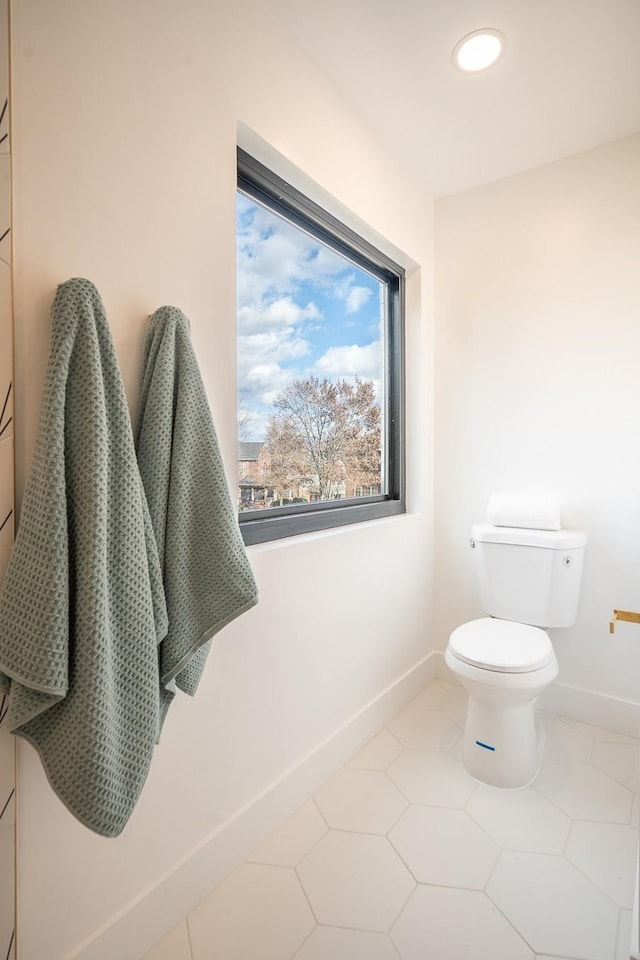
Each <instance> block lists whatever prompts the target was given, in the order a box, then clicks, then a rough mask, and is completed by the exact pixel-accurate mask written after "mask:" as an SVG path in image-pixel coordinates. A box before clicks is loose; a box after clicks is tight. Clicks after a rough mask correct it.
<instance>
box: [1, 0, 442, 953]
mask: <svg viewBox="0 0 640 960" xmlns="http://www.w3.org/2000/svg"><path fill="white" fill-rule="evenodd" d="M265 7H267V9H268V5H265V4H260V3H259V4H257V5H256V7H255V8H254V6H253V5H252V4H251V3H246V2H245V3H242V4H233V3H231V4H229V3H224V4H223V3H222V2H217V3H216V2H213V3H212V2H203V0H183V2H181V3H173V2H169V0H136V2H135V3H132V2H131V0H66V2H65V3H63V4H60V3H54V2H51V0H13V7H12V14H13V21H12V48H13V86H14V122H15V130H14V150H15V169H14V175H15V197H14V200H15V254H16V256H15V310H16V364H17V395H18V396H19V409H18V417H17V419H18V433H17V440H16V442H17V448H16V454H17V463H18V493H20V492H21V491H22V489H23V485H24V479H25V476H26V473H27V470H28V466H29V462H30V458H31V454H32V450H33V443H34V437H35V432H36V428H37V419H38V406H39V398H40V391H41V385H42V377H43V371H44V367H45V363H46V356H47V345H48V333H49V307H50V304H51V300H52V297H53V294H54V291H55V287H56V285H57V284H58V283H60V282H61V281H64V280H66V279H68V278H69V277H72V276H86V277H88V278H89V279H91V280H92V281H93V282H94V283H95V284H96V285H97V287H98V289H99V290H100V292H101V294H102V297H103V300H104V303H105V306H106V310H107V315H108V317H109V320H110V324H111V329H112V333H113V337H114V341H115V344H116V349H117V351H118V355H119V358H120V361H121V366H122V370H123V375H124V377H125V383H126V386H127V391H128V394H129V397H130V401H131V405H132V408H133V409H135V403H136V398H137V379H138V374H139V365H140V357H141V345H142V340H143V335H144V332H145V326H146V319H147V316H148V315H149V314H150V313H151V312H152V311H153V310H154V309H155V308H156V307H158V306H159V305H161V304H164V303H173V304H175V305H177V306H179V307H180V308H181V309H182V310H184V312H185V313H186V314H187V316H188V317H189V318H190V320H191V325H192V332H193V339H194V343H195V347H196V351H197V353H198V355H199V358H200V361H201V366H202V370H203V376H204V379H205V382H206V385H207V388H208V391H209V396H210V401H211V406H212V410H213V413H214V419H215V421H216V425H217V429H218V433H219V438H220V441H221V445H222V448H223V453H224V455H225V458H226V462H227V467H228V473H229V476H230V477H233V475H234V472H235V373H234V370H235V359H234V358H235V322H234V315H235V311H234V299H235V292H234V209H235V206H234V205H235V148H236V142H237V139H236V131H237V126H238V124H241V125H242V137H243V138H244V145H250V141H254V142H255V137H252V136H251V135H250V134H249V133H248V132H247V128H248V129H249V130H251V131H253V132H254V133H255V134H257V135H258V136H259V137H260V138H263V139H264V140H265V141H266V142H268V143H269V144H270V145H271V147H273V148H274V149H275V150H277V151H279V152H280V153H281V154H282V155H284V157H286V158H288V161H290V162H291V163H292V164H294V165H295V166H296V167H298V168H299V169H301V170H302V171H304V173H305V174H306V175H307V176H308V177H309V178H310V179H311V181H314V182H315V183H316V184H317V185H318V187H317V190H316V192H317V193H318V195H320V194H322V192H323V191H326V193H327V194H328V195H331V196H333V197H334V198H335V199H336V201H337V203H336V205H335V206H336V209H339V207H340V205H342V206H343V208H344V210H343V212H345V211H347V212H346V213H345V215H346V216H347V218H348V219H351V220H352V222H353V223H355V224H357V223H360V224H361V225H362V224H366V225H368V226H367V230H368V232H370V233H371V235H372V236H375V234H379V235H381V236H382V237H386V238H387V239H388V241H389V242H390V243H391V244H393V245H395V247H396V248H397V250H400V251H402V257H403V259H404V262H405V263H406V264H407V265H408V266H409V267H410V280H409V310H408V322H407V342H408V349H407V357H408V451H409V463H408V478H409V514H408V515H407V516H406V517H401V518H398V519H393V520H389V521H385V522H379V523H371V524H360V525H358V526H355V527H352V528H348V529H346V528H345V529H342V530H340V531H338V532H332V533H328V534H325V535H320V536H312V537H303V538H298V539H297V540H295V541H291V542H288V543H282V544H278V545H275V546H261V547H256V548H252V549H251V551H250V555H251V560H252V563H253V566H254V569H255V572H256V575H257V579H258V583H259V589H260V603H259V605H258V606H257V607H256V608H255V609H254V610H253V611H251V612H250V613H248V614H246V615H245V616H244V617H242V618H241V619H240V620H238V621H236V622H235V623H233V624H232V625H230V626H229V627H228V628H226V629H225V631H224V632H223V633H222V634H221V635H220V636H219V638H218V640H217V641H216V643H215V646H214V649H213V652H212V654H211V657H210V660H209V663H208V667H207V671H206V675H205V678H204V680H203V682H202V685H201V688H200V690H199V693H198V696H197V697H196V699H195V700H194V701H193V702H192V701H188V700H187V699H186V698H181V699H180V701H179V702H178V703H176V705H175V706H174V707H173V708H172V712H171V714H170V716H169V719H168V722H167V726H166V728H165V731H164V734H163V740H162V743H161V744H160V746H159V748H158V750H157V753H156V757H155V761H154V764H153V767H152V771H151V774H150V777H149V780H148V782H147V785H146V787H145V790H144V793H143V796H142V799H141V801H140V803H139V806H138V807H137V809H136V811H135V813H134V816H133V818H132V820H131V822H130V824H129V825H128V826H127V828H126V830H125V832H124V833H123V835H122V836H121V837H120V838H118V839H117V840H104V839H101V838H99V837H97V836H95V835H93V834H91V833H90V832H89V831H87V830H86V829H85V828H83V827H82V826H80V824H78V823H76V822H75V821H74V820H73V819H72V818H71V816H70V815H69V814H68V813H67V812H66V810H65V809H64V808H63V807H62V806H61V804H60V803H59V801H58V800H57V799H56V797H55V796H54V795H53V793H52V792H51V790H50V788H49V786H48V785H47V783H46V780H45V777H44V775H43V773H42V770H41V768H40V764H39V761H38V759H37V757H36V755H35V754H34V752H33V751H32V750H31V749H30V748H29V747H28V746H26V745H21V748H20V767H19V774H20V775H19V787H20V790H19V852H18V866H19V931H20V941H19V947H20V957H21V960H42V958H43V957H45V956H46V957H47V960H59V958H62V957H67V956H70V955H71V954H72V953H73V955H81V954H82V948H80V947H79V945H80V944H81V943H82V942H84V941H85V940H86V941H91V939H92V938H93V937H94V936H96V935H97V934H98V933H99V931H100V929H101V928H102V926H103V925H107V927H108V925H109V924H110V923H111V922H112V921H116V923H117V922H119V918H121V917H122V916H125V915H126V911H127V910H128V908H129V907H130V906H134V907H135V906H136V903H137V904H138V906H139V905H140V904H141V903H143V902H144V900H145V897H147V895H152V894H153V891H154V890H155V889H156V888H157V886H158V884H161V883H162V881H163V879H166V878H167V877H170V876H171V873H172V870H173V869H174V867H175V866H176V865H178V864H182V868H183V869H184V868H185V865H186V866H187V867H188V865H189V861H190V857H191V855H192V853H195V852H196V851H198V850H202V849H203V846H206V844H207V838H210V837H211V836H212V835H213V834H214V833H215V831H216V829H218V828H220V827H221V825H223V824H224V823H225V822H226V821H227V820H229V819H231V820H233V818H234V816H235V815H236V814H237V813H238V812H239V811H241V810H242V809H243V808H244V807H245V805H250V804H251V801H252V800H253V798H254V797H256V796H257V795H259V794H260V792H261V791H263V790H265V789H266V788H268V786H269V784H271V783H272V782H273V781H275V780H277V779H278V778H280V777H283V776H284V775H286V773H287V770H288V769H289V768H290V767H292V766H295V764H297V763H298V762H299V761H300V759H301V758H303V757H304V756H306V755H307V754H309V753H310V752H312V751H314V750H315V749H316V748H317V747H318V746H319V745H321V744H322V743H323V742H324V741H325V740H326V739H327V738H330V737H331V735H332V734H333V733H334V732H335V731H336V730H338V729H339V728H340V727H341V726H342V725H343V724H345V723H347V722H348V721H349V720H350V718H352V717H353V716H354V715H355V714H357V713H358V711H360V710H361V709H362V708H363V707H364V706H365V705H366V704H367V703H368V702H370V701H372V700H373V701H375V699H376V698H377V697H379V695H380V694H381V693H382V691H384V690H385V689H386V688H387V687H389V686H390V685H393V684H394V683H395V682H396V681H397V680H398V678H400V677H401V676H402V675H403V674H406V673H407V672H409V673H411V671H412V670H413V668H414V667H415V666H416V665H417V664H419V663H420V662H421V661H422V660H423V659H424V657H425V655H426V654H427V653H428V651H429V638H430V636H431V630H430V624H431V590H430V585H431V583H432V565H433V560H432V552H433V551H432V541H433V536H432V528H431V520H430V517H431V502H432V482H431V463H432V453H431V450H432V446H431V439H432V396H431V394H432V374H431V357H432V342H431V313H432V309H431V298H432V249H431V243H432V237H431V233H432V211H431V206H430V203H429V202H428V201H427V200H426V199H425V197H424V196H423V194H421V192H420V188H419V187H418V185H416V184H415V183H412V182H411V180H410V178H409V177H408V176H407V175H406V173H405V172H404V171H403V170H401V169H399V167H398V166H397V164H395V163H394V162H392V161H391V160H390V158H389V157H388V156H387V155H386V154H385V153H384V151H383V150H382V149H381V148H380V147H379V146H378V144H377V143H376V142H375V141H374V139H373V138H372V136H371V135H370V134H369V132H368V130H367V129H365V128H364V127H363V126H362V125H361V124H360V123H359V122H358V121H357V120H356V119H355V118H354V116H353V115H351V113H350V112H349V110H348V109H347V108H346V107H345V105H344V104H343V103H342V102H341V101H340V99H339V98H338V97H337V96H336V94H335V93H334V91H333V90H332V89H331V88H329V86H328V85H327V83H326V81H325V80H324V79H323V78H322V76H320V75H319V74H318V73H317V72H315V71H314V70H313V69H312V68H311V67H310V65H309V64H308V63H307V62H306V61H305V60H304V59H303V58H302V57H300V56H299V55H298V54H297V52H296V51H295V50H294V49H293V48H292V46H291V44H290V43H289V42H288V41H287V40H286V38H285V37H284V36H283V35H282V33H281V32H280V31H278V30H276V29H274V27H273V26H272V24H271V23H270V22H269V20H268V15H267V14H266V13H265ZM284 170H285V172H286V171H287V168H286V165H285V168H284ZM310 189H313V190H315V189H316V188H314V187H310ZM349 211H350V212H349ZM415 265H419V266H420V268H421V269H418V268H417V267H416V266H415ZM214 873H215V871H214ZM214 873H213V874H212V877H213V876H214ZM187 874H188V870H187V873H186V874H185V875H187ZM186 882H187V884H188V881H186ZM183 887H184V885H183ZM181 893H182V894H185V890H184V889H182V890H181ZM188 894H189V891H188V890H187V891H186V895H187V898H188ZM187 905H188V904H187ZM183 907H184V904H183ZM164 919H165V923H166V926H169V925H170V924H171V923H172V922H174V920H175V919H177V918H173V917H172V916H171V915H170V911H169V912H168V913H167V915H166V917H165V918H164ZM154 922H157V921H154ZM162 933H163V930H162V929H160V927H159V926H158V927H157V928H156V929H153V930H152V931H151V934H150V935H149V931H146V932H144V931H143V933H142V934H141V935H140V936H139V937H138V940H137V941H136V942H137V944H138V946H137V947H136V948H135V949H140V946H141V945H144V943H145V942H146V945H147V946H149V945H150V944H151V943H152V942H153V940H155V939H157V938H158V937H159V936H161V934H162ZM145 938H146V940H145ZM132 942H133V941H132ZM94 946H95V944H94ZM105 949H106V948H105ZM77 951H78V952H77ZM140 952H144V951H140ZM134 953H135V950H134V947H133V946H131V945H130V946H129V947H126V946H125V948H121V949H120V951H119V952H114V951H112V952H111V953H109V954H108V956H110V957H113V956H115V955H119V956H128V957H133V956H134ZM82 955H84V954H82ZM96 955H97V954H96ZM92 956H93V954H92Z"/></svg>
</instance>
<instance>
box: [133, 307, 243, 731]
mask: <svg viewBox="0 0 640 960" xmlns="http://www.w3.org/2000/svg"><path fill="white" fill-rule="evenodd" d="M136 447H137V452H138V464H139V467H140V474H141V476H142V482H143V484H144V489H145V493H146V495H147V502H148V504H149V512H150V514H151V522H152V524H153V529H154V532H155V536H156V542H157V546H158V555H159V557H160V565H161V568H162V575H163V581H164V589H165V596H166V601H167V611H168V614H169V633H168V635H167V637H166V639H165V640H163V642H162V644H161V647H160V681H161V687H162V692H161V700H162V706H161V709H162V716H163V718H164V714H165V712H166V710H167V709H168V706H169V704H170V702H171V700H172V698H173V695H174V692H175V688H176V686H177V687H178V688H179V689H180V690H182V691H184V692H185V693H188V694H190V695H191V696H193V694H194V693H195V691H196V688H197V686H198V682H199V680H200V677H201V676H202V671H203V670H204V666H205V661H206V658H207V654H208V652H209V647H210V644H211V638H212V637H213V635H214V634H216V633H217V632H218V631H219V630H221V629H222V628H223V627H224V626H225V625H226V624H228V623H229V622H230V621H231V620H233V619H234V618H235V617H238V616H239V615H240V614H241V613H244V611H245V610H248V609H249V608H250V607H252V606H253V605H254V604H255V603H256V602H257V599H258V595H257V589H256V583H255V580H254V577H253V573H252V571H251V567H250V565H249V560H248V557H247V553H246V550H245V546H244V543H243V540H242V537H241V535H240V530H239V527H238V519H237V513H236V510H235V508H234V506H233V503H232V501H231V497H230V494H229V488H228V485H227V480H226V476H225V472H224V466H223V463H222V458H221V456H220V451H219V449H218V442H217V439H216V432H215V429H214V425H213V421H212V418H211V411H210V409H209V404H208V402H207V395H206V393H205V389H204V385H203V383H202V378H201V376H200V370H199V368H198V363H197V360H196V357H195V354H194V351H193V347H192V344H191V337H190V331H189V322H188V320H187V318H186V317H185V316H184V314H183V313H181V311H180V310H177V309H176V308H175V307H161V308H160V309H159V310H156V312H155V313H154V314H153V316H152V317H151V321H150V324H149V330H148V332H147V337H146V341H145V351H144V371H143V379H142V390H141V400H140V420H139V424H138V439H137V443H136Z"/></svg>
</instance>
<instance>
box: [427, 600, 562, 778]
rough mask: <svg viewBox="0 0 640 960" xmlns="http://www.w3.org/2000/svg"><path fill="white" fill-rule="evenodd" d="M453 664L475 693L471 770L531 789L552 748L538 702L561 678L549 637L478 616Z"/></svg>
mask: <svg viewBox="0 0 640 960" xmlns="http://www.w3.org/2000/svg"><path fill="white" fill-rule="evenodd" d="M445 663H446V665H447V666H448V667H449V669H450V670H451V671H452V673H454V674H455V675H456V677H457V678H458V679H459V681H460V683H461V684H462V685H463V686H464V687H465V688H466V689H467V691H468V693H469V702H468V706H467V718H466V722H465V731H464V738H463V745H462V753H461V761H462V764H463V766H464V768H465V769H466V770H467V772H468V773H469V774H470V775H471V776H472V777H475V778H476V779H477V780H481V781H482V782H483V783H488V784H492V785H493V786H497V787H523V786H526V785H527V784H528V783H530V782H531V781H532V780H533V779H534V778H535V776H536V774H537V772H538V769H539V767H540V761H541V758H542V749H543V745H544V730H543V728H542V725H541V724H540V723H539V722H538V721H536V717H535V703H536V699H537V697H538V695H539V694H540V693H541V692H542V691H543V690H544V689H545V688H546V687H547V686H548V685H549V684H550V683H551V682H552V681H553V680H554V679H555V677H556V676H557V675H558V662H557V660H556V655H555V652H554V650H553V646H552V644H551V640H550V638H549V635H548V634H547V633H546V632H545V631H544V630H543V629H541V628H540V627H534V626H529V625H528V624H524V623H518V622H514V621H511V620H501V619H497V618H494V617H483V618H481V619H479V620H471V621H470V622H468V623H464V624H462V626H460V627H458V628H457V629H456V630H454V631H453V633H452V634H451V636H450V638H449V643H448V646H447V649H446V652H445Z"/></svg>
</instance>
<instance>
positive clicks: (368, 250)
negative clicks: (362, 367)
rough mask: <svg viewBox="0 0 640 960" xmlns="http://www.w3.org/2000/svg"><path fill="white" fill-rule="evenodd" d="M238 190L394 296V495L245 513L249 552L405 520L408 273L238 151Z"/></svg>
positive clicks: (390, 454)
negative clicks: (259, 545)
mask: <svg viewBox="0 0 640 960" xmlns="http://www.w3.org/2000/svg"><path fill="white" fill-rule="evenodd" d="M237 153H238V180H237V189H238V191H239V192H241V193H243V194H245V195H246V196H248V197H250V198H251V199H253V200H256V201H257V202H258V203H261V204H262V205H264V206H266V207H267V208H268V209H270V210H272V211H274V212H275V213H277V214H279V215H280V216H282V217H284V218H285V219H286V220H288V221H289V222H291V223H293V224H295V225H296V226H298V227H300V228H301V229H302V230H304V231H305V232H306V233H308V234H310V235H312V236H313V237H315V238H316V239H318V240H320V241H321V242H322V243H324V244H326V245H327V246H329V247H330V248H331V249H333V250H335V251H336V252H337V253H339V254H341V255H342V256H343V257H345V258H346V259H347V260H349V261H351V262H352V263H354V264H355V265H356V266H358V267H361V268H362V269H364V270H366V271H367V272H368V273H370V274H372V275H373V276H375V277H377V278H378V279H379V280H381V281H382V282H383V283H384V284H385V287H386V290H387V305H386V330H385V337H386V346H385V356H386V371H385V374H386V380H385V384H386V389H385V408H384V410H383V415H384V424H385V431H384V433H385V435H386V443H385V450H384V451H383V458H384V462H385V478H386V485H387V491H386V493H384V494H379V495H377V496H370V497H357V498H349V499H343V500H327V501H318V502H313V503H305V504H289V505H286V506H283V507H273V508H265V509H261V510H246V511H245V510H241V511H239V513H238V521H239V525H240V531H241V533H242V537H243V539H244V542H245V544H247V545H249V544H256V543H265V542H268V541H271V540H279V539H282V538H285V537H292V536H298V535H300V534H304V533H312V532H315V531H318V530H328V529H331V528H334V527H340V526H344V525H348V524H353V523H361V522H363V521H367V520H377V519H381V518H383V517H391V516H397V515H400V514H403V513H405V512H406V491H405V484H406V475H405V356H404V353H405V346H404V343H405V336H404V328H405V271H404V268H403V267H401V266H400V265H399V264H398V263H396V262H395V261H394V260H392V259H391V258H390V257H388V256H387V255H386V254H384V253H382V252H381V251H380V250H378V249H377V248H376V247H375V246H373V244H371V243H369V241H367V240H365V239H364V238H363V237H361V236H360V235H359V234H357V233H356V232H355V231H353V230H352V229H351V228H350V227H347V226H346V225H345V224H343V223H342V222H341V221H340V220H338V219H337V218H336V217H334V216H333V215H332V214H330V213H328V212H327V211H326V210H324V209H323V208H322V207H321V206H319V205H318V204H317V203H315V202H314V201H312V200H310V199H309V198H308V197H306V196H305V195H304V194H303V193H301V192H300V191H299V190H297V189H296V188H295V187H293V186H292V185H291V184H290V183H288V182H287V181H286V180H283V179H282V178H281V177H279V176H277V174H275V173H273V172H272V171H271V170H269V169H268V168H267V167H265V166H264V165H263V164H262V163H260V162H259V161H258V160H255V159H254V158H253V157H252V156H250V155H249V154H248V153H246V152H245V151H244V150H242V149H241V148H238V152H237Z"/></svg>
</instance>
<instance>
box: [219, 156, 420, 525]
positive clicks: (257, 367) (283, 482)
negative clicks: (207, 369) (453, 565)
mask: <svg viewBox="0 0 640 960" xmlns="http://www.w3.org/2000/svg"><path fill="white" fill-rule="evenodd" d="M237 299H238V307H237V323H238V511H239V520H240V529H241V530H242V534H243V537H244V540H245V542H246V543H259V542H262V541H264V540H272V539H275V538H278V537H286V536H292V535H294V534H299V533H304V532H307V531H311V530H319V529H322V528H326V527H334V526H338V525H341V524H346V523H357V522H359V521H361V520H370V519H374V518H377V517H383V516H388V515H390V514H396V513H402V512H404V439H403V438H404V404H403V393H404V390H403V377H404V364H403V301H404V271H403V269H402V268H401V267H400V266H398V264H396V263H394V262H393V261H392V260H390V259H389V258H388V257H387V256H385V255H384V254H383V253H381V252H380V251H379V250H377V249H375V247H373V246H372V245H371V244H369V243H368V242H367V241H365V240H363V239H362V238H361V237H359V236H357V235H356V234H355V233H353V232H352V231H351V230H350V229H349V228H347V227H345V226H344V225H343V224H341V223H340V222H338V221H337V220H336V219H335V218H334V217H332V216H331V215H329V214H328V213H326V212H325V211H324V210H322V209H321V208H320V207H318V206H317V205H316V204H315V203H313V202H311V201H310V200H309V199H307V198H306V197H304V196H303V195H302V194H300V193H299V192H298V191H297V190H295V189H294V188H293V187H291V186H290V185H289V184H288V183H286V182H284V181H283V180H281V179H280V178H279V177H277V176H276V175H275V174H273V173H271V172H270V171H269V170H267V169H266V168H265V167H264V166H262V165H261V164H259V163H258V162H257V161H256V160H254V159H253V158H251V157H249V156H248V155H247V154H245V153H244V152H242V151H240V150H239V151H238V195H237Z"/></svg>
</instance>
